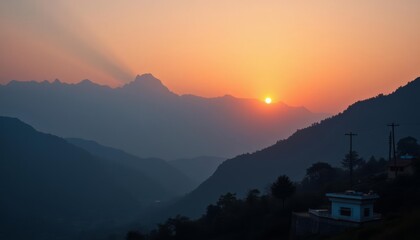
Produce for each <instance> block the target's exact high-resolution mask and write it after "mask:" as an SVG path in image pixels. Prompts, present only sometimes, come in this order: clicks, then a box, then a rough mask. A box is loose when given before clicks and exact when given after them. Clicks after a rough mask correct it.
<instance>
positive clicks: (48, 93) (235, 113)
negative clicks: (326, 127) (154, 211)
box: [0, 74, 325, 160]
mask: <svg viewBox="0 0 420 240" xmlns="http://www.w3.org/2000/svg"><path fill="white" fill-rule="evenodd" d="M0 115H4V116H11V117H17V118H19V119H21V120H23V121H25V122H28V123H29V124H31V125H32V126H34V127H35V128H37V129H39V130H40V131H43V132H48V133H53V134H56V135H58V136H64V137H80V138H83V139H91V140H95V141H97V142H100V143H103V144H105V145H107V146H112V147H115V148H118V149H122V150H125V151H127V152H130V153H133V154H135V155H137V156H141V157H159V158H164V159H166V160H169V159H177V158H193V157H196V156H228V157H233V156H235V155H237V154H240V153H242V152H246V151H255V150H257V149H261V148H262V147H264V146H267V145H269V144H272V143H274V142H275V141H276V140H277V139H279V138H284V137H287V136H289V135H290V134H292V133H293V132H294V131H295V130H296V129H298V128H302V127H304V126H307V125H308V124H310V123H313V122H315V121H318V120H320V119H322V118H324V117H325V114H315V113H311V112H310V111H308V110H307V109H305V108H303V107H290V106H287V105H286V104H283V103H273V104H271V105H269V106H268V105H266V104H264V103H262V102H261V101H258V100H255V99H239V98H235V97H232V96H223V97H216V98H203V97H197V96H193V95H182V96H180V95H177V94H175V93H173V92H171V91H170V90H169V89H168V88H167V87H165V86H164V85H163V84H162V82H161V81H160V80H158V79H156V78H155V77H153V76H152V75H151V74H144V75H141V76H137V77H136V79H135V80H134V81H133V82H131V83H128V84H126V85H124V86H122V87H120V88H115V89H113V88H110V87H107V86H101V85H98V84H95V83H93V82H91V81H89V80H83V81H82V82H80V83H78V84H66V83H62V82H60V81H59V80H56V81H54V82H52V83H49V82H47V81H44V82H18V81H11V82H10V83H8V84H7V85H0Z"/></svg>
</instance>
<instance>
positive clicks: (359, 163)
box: [341, 151, 365, 170]
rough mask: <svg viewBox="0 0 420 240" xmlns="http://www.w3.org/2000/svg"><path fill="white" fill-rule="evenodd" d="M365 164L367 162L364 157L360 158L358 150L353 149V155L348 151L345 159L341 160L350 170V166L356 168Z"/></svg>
mask: <svg viewBox="0 0 420 240" xmlns="http://www.w3.org/2000/svg"><path fill="white" fill-rule="evenodd" d="M351 160H352V162H351ZM351 163H353V164H351ZM364 164H365V160H363V158H360V157H359V154H358V153H357V152H356V151H352V154H351V156H350V153H347V154H346V155H345V156H344V159H343V160H341V165H342V166H343V168H344V169H348V170H350V167H353V169H356V168H358V167H361V166H363V165H364ZM351 165H353V166H351Z"/></svg>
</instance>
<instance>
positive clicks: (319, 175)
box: [306, 162, 334, 182]
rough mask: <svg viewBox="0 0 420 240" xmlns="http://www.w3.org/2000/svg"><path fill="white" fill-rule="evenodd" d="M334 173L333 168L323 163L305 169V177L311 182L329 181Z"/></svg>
mask: <svg viewBox="0 0 420 240" xmlns="http://www.w3.org/2000/svg"><path fill="white" fill-rule="evenodd" d="M333 173H334V168H333V167H332V166H331V165H330V164H328V163H325V162H317V163H314V164H312V166H311V167H309V168H308V169H306V177H307V178H308V180H309V181H311V182H324V181H327V180H329V179H330V178H331V177H332V175H333Z"/></svg>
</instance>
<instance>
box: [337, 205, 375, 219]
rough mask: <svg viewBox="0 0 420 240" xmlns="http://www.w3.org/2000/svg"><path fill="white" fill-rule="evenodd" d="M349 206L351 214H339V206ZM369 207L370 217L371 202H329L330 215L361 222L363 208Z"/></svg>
mask: <svg viewBox="0 0 420 240" xmlns="http://www.w3.org/2000/svg"><path fill="white" fill-rule="evenodd" d="M343 207H344V208H350V209H351V216H342V215H341V208H343ZM365 208H369V211H370V214H371V215H370V216H369V217H367V219H368V218H370V217H371V216H372V214H373V204H372V203H366V204H361V203H355V202H354V203H351V202H344V201H334V202H332V204H331V216H332V217H333V218H335V219H343V220H348V221H356V222H361V221H362V220H363V219H364V218H365V217H364V209H365Z"/></svg>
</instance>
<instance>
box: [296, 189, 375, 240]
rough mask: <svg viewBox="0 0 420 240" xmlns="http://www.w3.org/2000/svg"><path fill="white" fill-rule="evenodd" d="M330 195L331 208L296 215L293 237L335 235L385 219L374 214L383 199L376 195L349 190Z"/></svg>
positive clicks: (310, 210)
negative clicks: (376, 204)
mask: <svg viewBox="0 0 420 240" xmlns="http://www.w3.org/2000/svg"><path fill="white" fill-rule="evenodd" d="M326 196H327V197H328V199H329V200H330V201H331V206H330V208H328V209H309V210H308V212H306V213H294V214H293V221H292V235H293V236H294V237H292V238H295V239H296V238H298V237H299V236H305V235H308V234H309V235H311V234H322V235H329V234H335V233H339V232H341V231H344V230H345V229H348V228H353V227H359V226H362V225H365V224H370V223H372V222H376V221H378V220H380V219H381V215H380V214H377V213H374V211H373V205H374V202H375V200H377V199H378V198H379V196H378V195H377V194H375V193H373V192H369V193H362V192H356V191H346V192H343V193H327V194H326Z"/></svg>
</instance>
